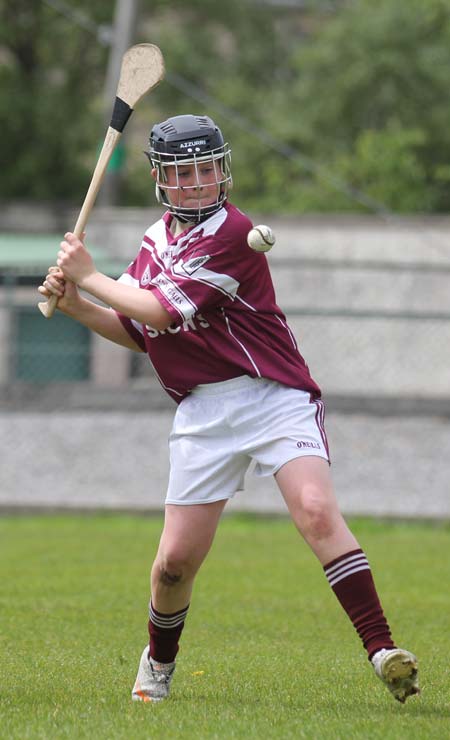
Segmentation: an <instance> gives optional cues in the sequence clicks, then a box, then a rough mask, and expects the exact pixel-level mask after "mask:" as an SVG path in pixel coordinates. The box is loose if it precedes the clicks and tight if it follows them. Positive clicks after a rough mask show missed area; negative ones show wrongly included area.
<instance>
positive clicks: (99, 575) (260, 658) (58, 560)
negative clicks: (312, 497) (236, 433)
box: [0, 515, 450, 740]
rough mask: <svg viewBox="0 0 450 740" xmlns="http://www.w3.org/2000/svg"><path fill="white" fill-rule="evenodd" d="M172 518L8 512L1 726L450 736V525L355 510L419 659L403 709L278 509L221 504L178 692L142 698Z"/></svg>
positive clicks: (26, 730)
mask: <svg viewBox="0 0 450 740" xmlns="http://www.w3.org/2000/svg"><path fill="white" fill-rule="evenodd" d="M160 528H161V519H160V518H143V517H132V516H114V515H110V516H108V515H98V516H86V517H83V516H53V517H52V516H45V517H44V516H42V517H25V516H24V517H15V516H14V517H7V518H3V519H0V653H1V660H0V737H1V738H2V740H6V739H7V740H9V739H10V738H11V739H14V740H15V739H16V738H17V740H26V739H27V738H32V739H33V740H34V739H35V738H42V739H45V740H51V739H53V738H58V740H59V738H89V739H91V738H92V739H95V740H103V738H105V740H106V739H108V740H109V739H113V738H126V739H127V740H128V739H130V740H140V739H141V738H159V739H161V738H164V739H165V738H170V739H172V738H177V739H178V738H193V739H196V738H283V739H284V738H311V739H313V740H318V739H321V738H324V739H326V740H328V739H330V740H340V739H341V738H342V740H352V739H353V738H365V739H366V738H370V739H372V738H374V739H378V738H380V740H381V738H388V739H390V738H423V739H424V740H430V739H433V738H436V739H439V740H443V738H449V737H450V675H449V668H448V666H449V660H448V656H449V654H450V589H449V569H448V568H449V565H448V559H449V555H450V526H449V525H442V526H433V525H430V524H420V523H403V524H402V523H382V522H374V521H370V520H358V521H355V522H352V529H353V531H354V532H355V533H356V535H357V536H358V538H359V540H360V542H361V545H362V547H364V549H365V550H366V552H367V554H368V556H369V558H370V560H371V563H372V568H373V571H374V574H375V578H376V581H377V584H378V589H379V592H380V594H381V596H382V600H383V603H384V607H385V611H386V612H387V615H388V617H389V620H390V623H391V627H392V629H393V632H394V637H395V638H396V639H397V640H398V642H399V643H400V644H401V645H402V646H404V647H407V648H409V649H412V650H414V651H415V652H417V654H418V655H419V657H420V659H421V682H422V686H423V693H422V696H421V697H420V698H416V697H414V698H413V699H411V700H409V701H408V702H407V703H406V704H405V705H404V706H402V705H400V704H398V703H397V702H395V701H394V699H392V698H391V696H390V695H389V694H388V692H387V691H386V689H385V688H384V687H383V686H382V685H381V683H380V682H379V681H378V680H377V679H376V678H375V676H374V675H373V671H372V669H371V667H370V665H369V664H368V662H367V659H366V657H365V654H364V651H363V649H362V647H361V646H360V643H359V639H358V638H357V637H356V635H355V634H354V632H353V628H352V627H351V625H350V623H349V622H348V620H347V617H346V616H345V614H344V613H343V612H342V611H341V609H340V607H339V605H338V602H337V600H336V599H335V597H334V595H333V594H332V593H331V592H330V590H329V588H328V586H327V583H326V580H325V577H324V576H323V574H322V572H321V568H320V566H319V564H318V563H317V562H316V560H315V558H314V557H313V555H312V554H311V553H310V551H309V550H308V548H307V547H306V545H305V544H304V543H303V542H302V541H301V540H300V538H299V537H298V535H297V534H296V532H295V530H294V528H293V525H292V524H291V523H290V522H289V521H287V520H284V519H274V520H269V519H255V518H251V517H243V516H241V517H229V518H228V517H225V518H224V520H223V521H222V523H221V525H220V528H219V532H218V535H217V538H216V541H215V543H214V546H213V549H212V552H211V554H210V556H209V559H208V560H207V562H206V563H205V565H204V567H203V569H202V571H201V573H200V575H199V577H198V580H197V584H196V590H195V594H194V599H193V603H192V608H191V611H190V614H189V617H188V620H187V622H186V628H185V631H184V635H183V639H182V647H181V650H180V655H179V661H178V667H177V672H176V674H175V679H174V681H173V684H172V694H171V697H170V699H168V700H167V701H166V702H163V703H162V704H159V705H153V706H152V705H144V704H135V703H133V702H131V700H130V690H131V686H132V684H133V682H134V678H135V674H136V670H137V665H138V661H139V657H140V654H141V651H142V648H143V646H144V644H145V642H146V639H147V632H146V629H147V601H148V571H149V566H150V563H151V560H152V558H153V554H154V552H155V549H156V546H157V541H158V537H159V532H160Z"/></svg>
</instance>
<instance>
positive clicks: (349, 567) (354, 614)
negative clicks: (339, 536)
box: [324, 549, 395, 660]
mask: <svg viewBox="0 0 450 740" xmlns="http://www.w3.org/2000/svg"><path fill="white" fill-rule="evenodd" d="M324 571H325V575H326V577H327V579H328V582H329V584H330V586H331V588H332V589H333V591H334V593H335V594H336V596H337V598H338V599H339V601H340V603H341V605H342V607H343V608H344V609H345V611H346V612H347V614H348V616H349V617H350V619H351V620H352V623H353V626H354V627H355V629H356V631H357V632H358V635H359V636H360V638H361V640H362V642H363V645H364V647H365V648H366V650H367V653H368V655H369V660H370V659H371V658H372V656H373V655H374V654H375V653H376V652H377V651H378V650H381V649H382V648H388V649H390V648H393V647H395V645H394V643H393V642H392V639H391V631H390V629H389V625H388V623H387V621H386V617H385V616H384V614H383V609H382V608H381V604H380V600H379V598H378V594H377V591H376V588H375V584H374V582H373V578H372V573H371V570H370V565H369V563H368V560H367V558H366V556H365V555H364V553H363V551H362V550H359V549H358V550H351V551H350V552H346V553H345V554H344V555H340V557H338V558H336V559H335V560H332V561H331V563H327V565H325V566H324Z"/></svg>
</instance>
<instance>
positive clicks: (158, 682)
mask: <svg viewBox="0 0 450 740" xmlns="http://www.w3.org/2000/svg"><path fill="white" fill-rule="evenodd" d="M174 670H175V661H174V662H173V663H158V662H157V661H156V660H153V658H151V657H150V658H149V657H148V645H146V646H145V648H144V652H143V653H142V656H141V662H140V663H139V670H138V674H137V677H136V681H135V684H134V687H133V691H132V692H131V698H132V699H133V701H162V700H163V699H167V697H168V696H169V691H170V682H171V680H172V676H173V673H174Z"/></svg>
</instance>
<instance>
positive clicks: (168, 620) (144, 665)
mask: <svg viewBox="0 0 450 740" xmlns="http://www.w3.org/2000/svg"><path fill="white" fill-rule="evenodd" d="M225 504H226V500H221V501H215V502H213V503H209V504H199V505H191V506H189V505H188V506H182V505H173V504H168V505H167V506H166V513H165V521H164V529H163V532H162V535H161V540H160V543H159V548H158V552H157V555H156V558H155V561H154V563H153V567H152V573H151V592H152V597H151V602H150V615H149V624H148V628H149V635H150V644H149V645H147V646H146V647H145V649H144V652H143V654H142V657H141V662H140V665H139V671H138V675H137V678H136V682H135V685H134V688H133V692H132V698H133V699H135V700H140V701H153V702H154V701H161V700H162V699H165V698H166V697H167V696H168V694H169V688H170V682H171V680H172V676H173V672H174V670H175V657H176V655H177V653H178V645H179V640H180V636H181V633H182V630H183V627H184V622H185V619H186V616H187V612H188V609H189V602H190V598H191V593H192V587H193V583H194V579H195V576H196V574H197V572H198V569H199V568H200V566H201V564H202V562H203V561H204V559H205V557H206V555H207V554H208V551H209V549H210V547H211V544H212V542H213V539H214V534H215V532H216V529H217V525H218V523H219V519H220V515H221V514H222V511H223V509H224V506H225Z"/></svg>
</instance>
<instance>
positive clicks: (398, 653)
mask: <svg viewBox="0 0 450 740" xmlns="http://www.w3.org/2000/svg"><path fill="white" fill-rule="evenodd" d="M275 478H276V481H277V484H278V486H279V488H280V490H281V493H282V495H283V497H284V499H285V501H286V504H287V507H288V509H289V512H290V514H291V516H292V519H293V521H294V523H295V525H296V527H297V529H298V530H299V532H300V533H301V534H302V535H303V537H304V539H305V540H306V542H307V543H308V544H309V546H310V547H311V549H312V550H313V552H314V553H315V555H316V556H317V557H318V559H319V560H320V562H321V564H322V566H323V568H324V571H325V575H326V577H327V579H328V582H329V584H330V586H331V588H332V589H333V591H334V593H335V594H336V596H337V598H338V599H339V601H340V603H341V605H342V607H343V608H344V609H345V611H346V613H347V614H348V616H349V618H350V619H351V621H352V623H353V625H354V627H355V629H356V630H357V632H358V634H359V636H360V638H361V640H362V642H363V645H364V647H365V648H366V650H367V653H368V657H369V659H370V660H372V659H373V665H374V667H375V670H376V672H377V675H378V676H379V677H380V678H381V679H382V680H383V681H384V682H385V683H386V684H387V686H388V688H389V689H390V691H392V693H393V694H394V696H395V698H396V699H398V700H399V701H401V702H403V701H405V699H406V698H407V697H408V696H410V695H411V694H415V693H418V691H419V689H418V683H417V660H416V658H415V656H413V655H412V654H411V653H409V652H407V651H406V650H400V649H397V648H396V647H395V645H394V643H393V641H392V638H391V633H390V629H389V625H388V623H387V621H386V618H385V616H384V613H383V609H382V607H381V603H380V600H379V597H378V594H377V591H376V588H375V584H374V581H373V577H372V573H371V570H370V565H369V563H368V560H367V558H366V556H365V554H364V552H363V551H362V549H361V548H360V546H359V544H358V542H357V540H356V538H355V537H354V535H353V534H352V533H351V531H350V530H349V528H348V526H347V524H346V523H345V521H344V518H343V517H342V515H341V513H340V511H339V507H338V504H337V501H336V498H335V495H334V491H333V486H332V481H331V475H330V470H329V465H328V462H327V461H326V460H324V459H323V458H320V457H314V456H305V457H298V458H296V459H294V460H291V461H290V462H288V463H286V464H285V465H283V466H282V467H281V468H280V470H279V471H278V472H277V473H276V476H275Z"/></svg>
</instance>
